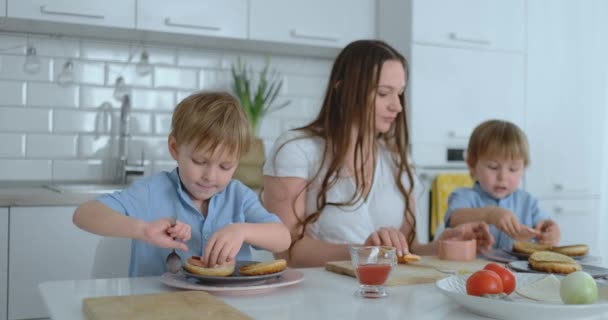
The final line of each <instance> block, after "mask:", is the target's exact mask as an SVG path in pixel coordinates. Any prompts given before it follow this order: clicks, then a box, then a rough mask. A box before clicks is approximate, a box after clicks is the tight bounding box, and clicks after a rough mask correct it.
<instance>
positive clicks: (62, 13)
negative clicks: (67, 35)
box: [40, 5, 105, 20]
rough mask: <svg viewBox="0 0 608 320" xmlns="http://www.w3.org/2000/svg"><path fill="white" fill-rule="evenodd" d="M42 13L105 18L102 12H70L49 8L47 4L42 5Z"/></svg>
mask: <svg viewBox="0 0 608 320" xmlns="http://www.w3.org/2000/svg"><path fill="white" fill-rule="evenodd" d="M40 13H41V14H48V15H55V16H70V17H79V18H90V19H102V20H103V19H105V16H104V15H100V14H92V13H82V12H69V11H58V10H49V9H47V8H46V6H45V5H43V6H40Z"/></svg>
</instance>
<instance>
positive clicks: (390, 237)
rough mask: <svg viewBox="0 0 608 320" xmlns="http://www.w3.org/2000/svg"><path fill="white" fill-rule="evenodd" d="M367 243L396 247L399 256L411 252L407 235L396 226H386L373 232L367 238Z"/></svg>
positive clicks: (369, 244)
mask: <svg viewBox="0 0 608 320" xmlns="http://www.w3.org/2000/svg"><path fill="white" fill-rule="evenodd" d="M365 245H367V246H389V247H394V248H395V251H396V252H397V256H399V257H401V256H403V255H404V254H408V253H409V252H410V250H409V248H408V246H407V240H406V239H405V236H404V235H403V233H402V232H401V231H400V230H399V229H396V228H388V227H384V228H380V229H378V231H374V232H372V234H370V235H369V237H367V240H365Z"/></svg>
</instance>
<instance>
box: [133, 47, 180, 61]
mask: <svg viewBox="0 0 608 320" xmlns="http://www.w3.org/2000/svg"><path fill="white" fill-rule="evenodd" d="M145 50H146V52H148V60H149V61H150V63H151V64H163V65H175V63H176V60H177V49H176V48H161V47H147V46H146V47H145ZM141 52H142V48H140V49H139V51H138V52H137V54H136V55H135V58H133V63H136V64H137V63H139V61H141Z"/></svg>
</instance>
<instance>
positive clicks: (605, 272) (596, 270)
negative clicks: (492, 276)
mask: <svg viewBox="0 0 608 320" xmlns="http://www.w3.org/2000/svg"><path fill="white" fill-rule="evenodd" d="M507 266H508V267H509V268H511V269H513V270H515V271H521V272H533V273H542V274H546V273H547V272H542V271H536V270H534V269H532V268H530V265H529V264H528V261H511V262H509V264H507ZM581 266H582V267H583V271H585V272H587V273H589V274H590V275H591V276H592V277H594V278H602V277H606V276H608V269H606V268H602V267H598V266H592V265H588V264H581Z"/></svg>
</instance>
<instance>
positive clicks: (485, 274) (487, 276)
mask: <svg viewBox="0 0 608 320" xmlns="http://www.w3.org/2000/svg"><path fill="white" fill-rule="evenodd" d="M501 292H502V280H500V276H498V274H496V272H494V271H491V270H479V271H477V272H475V273H473V274H472V275H471V276H470V277H469V279H467V293H468V294H470V295H472V296H480V295H482V294H498V293H501Z"/></svg>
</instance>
